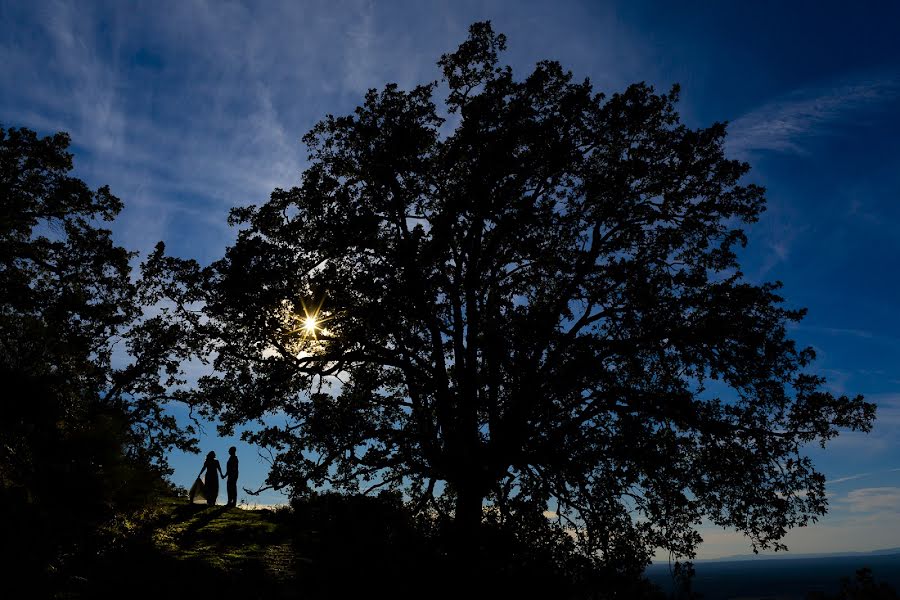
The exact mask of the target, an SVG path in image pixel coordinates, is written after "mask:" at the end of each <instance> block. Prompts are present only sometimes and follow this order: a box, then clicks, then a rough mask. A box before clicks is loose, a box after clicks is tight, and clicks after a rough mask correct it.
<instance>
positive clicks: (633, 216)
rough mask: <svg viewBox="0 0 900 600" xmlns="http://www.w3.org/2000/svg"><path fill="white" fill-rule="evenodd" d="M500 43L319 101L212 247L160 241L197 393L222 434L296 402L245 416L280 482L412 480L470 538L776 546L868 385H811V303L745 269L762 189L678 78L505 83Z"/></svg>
mask: <svg viewBox="0 0 900 600" xmlns="http://www.w3.org/2000/svg"><path fill="white" fill-rule="evenodd" d="M504 47H505V38H504V36H503V35H499V34H495V33H494V31H493V30H492V29H491V26H490V24H488V23H477V24H475V25H473V26H472V27H471V30H470V37H469V39H468V40H466V41H465V42H464V43H463V44H462V45H461V46H460V47H459V49H458V50H457V51H456V52H453V53H450V54H447V55H445V56H443V57H442V58H441V59H440V61H439V66H440V68H441V70H442V72H443V83H442V84H441V83H437V82H435V83H429V84H426V85H422V86H419V87H416V88H415V89H413V90H411V91H403V90H401V89H399V88H398V87H397V86H396V85H393V84H391V85H387V86H385V87H384V89H382V90H380V91H378V90H370V91H369V92H368V93H367V94H366V96H365V101H364V103H363V104H362V105H361V106H360V107H358V108H357V109H356V110H355V112H354V113H353V114H352V115H347V116H339V117H335V116H328V117H326V118H325V119H324V120H323V121H321V122H320V123H319V124H317V125H316V126H315V127H314V128H313V129H312V131H310V132H309V133H308V134H307V135H306V136H305V138H304V140H305V142H306V144H307V145H308V147H309V150H310V154H309V161H310V166H309V168H308V169H307V170H306V171H305V172H304V173H303V175H302V180H301V182H300V184H299V185H298V187H295V188H292V189H289V190H282V189H276V190H275V191H274V192H273V193H272V195H271V198H270V199H269V201H268V202H267V203H265V204H264V205H262V206H259V207H247V208H241V209H236V210H235V211H234V212H233V214H232V222H233V223H234V224H237V225H239V226H240V227H241V229H240V232H239V234H238V239H237V241H236V243H235V244H234V246H232V247H231V248H229V249H228V251H227V253H226V256H225V257H224V258H223V259H222V260H220V261H219V262H217V263H216V264H214V265H213V266H212V267H211V268H210V269H209V270H207V271H201V270H200V269H199V268H198V267H197V266H196V265H195V264H193V263H189V262H178V261H174V262H171V263H170V266H171V268H173V269H175V270H178V271H180V272H181V273H182V274H183V275H185V276H187V277H189V278H191V279H193V280H194V281H200V280H202V279H204V278H205V279H206V284H205V286H206V289H205V294H206V295H205V301H206V305H205V311H206V315H207V316H208V317H209V322H208V323H207V324H206V325H205V326H206V327H208V330H207V333H208V334H209V335H210V336H211V338H210V339H211V340H212V341H211V342H210V343H212V344H214V345H215V349H216V351H217V354H216V358H215V369H216V373H215V375H213V376H210V377H207V378H205V379H204V380H202V382H201V383H202V385H201V387H200V393H201V394H202V395H203V397H204V399H205V400H206V402H207V403H208V406H209V407H211V409H212V410H214V411H216V412H217V413H218V414H219V415H220V417H221V418H222V419H223V422H224V429H225V430H227V431H231V430H232V429H233V428H234V427H235V426H238V425H240V424H243V423H247V422H252V421H255V420H256V419H259V418H261V417H263V416H265V415H270V414H277V415H279V419H281V418H282V417H284V420H285V425H284V426H270V427H266V428H263V429H262V430H256V432H255V433H252V434H249V435H248V438H249V439H250V440H252V441H254V442H257V443H259V444H262V445H264V446H268V447H271V448H273V449H274V451H275V453H276V460H275V463H274V465H273V469H272V471H271V474H270V476H269V484H270V485H272V486H275V487H289V488H290V489H292V490H293V493H294V494H295V495H303V494H304V493H306V492H307V491H308V490H316V489H324V488H328V487H331V488H336V489H345V490H350V491H352V492H356V491H359V490H363V491H369V490H371V491H377V490H382V489H389V490H397V491H401V492H402V493H403V494H405V497H406V498H407V499H408V500H409V502H410V505H411V506H413V507H414V508H415V509H417V510H418V511H420V512H422V513H427V514H436V515H439V516H440V517H441V518H451V519H452V520H453V522H454V523H455V527H456V531H457V534H456V539H457V543H458V546H457V548H456V552H457V555H458V556H459V557H466V556H468V557H472V556H480V553H481V551H482V550H483V549H484V548H485V547H486V546H485V544H487V543H489V541H490V533H489V530H488V528H486V527H487V525H486V523H487V524H492V523H496V524H498V525H500V526H502V527H503V528H504V530H505V531H515V532H521V533H516V534H515V535H516V536H523V539H530V540H531V541H535V543H538V541H537V539H531V538H529V536H530V535H531V532H534V531H540V532H541V536H544V535H546V536H548V537H546V538H543V537H542V538H541V541H540V543H545V542H546V541H547V540H548V539H552V540H555V541H551V542H547V543H550V544H551V545H552V544H558V547H559V548H560V549H561V551H564V552H565V553H570V552H571V553H572V556H573V559H572V560H575V558H574V557H575V556H579V557H581V558H580V560H584V561H589V562H591V563H593V566H594V568H596V569H606V570H607V571H609V572H615V573H616V574H617V575H619V576H621V577H624V578H635V577H637V576H638V574H639V573H640V572H641V569H642V568H643V567H644V565H645V564H646V563H647V561H648V558H649V556H650V555H651V553H652V552H653V549H654V548H655V547H659V548H664V549H667V550H669V551H670V552H672V553H673V554H675V555H680V556H690V555H691V554H692V552H693V550H694V548H695V547H696V545H697V543H698V542H699V536H698V534H697V533H696V531H695V529H694V526H695V525H696V524H697V523H699V522H700V520H701V519H702V518H707V519H709V520H710V521H711V522H713V523H716V524H718V525H721V526H727V527H733V528H736V529H737V530H739V531H742V532H744V533H745V534H746V535H747V536H748V537H749V539H750V541H751V543H752V546H753V548H754V549H756V548H771V547H775V548H779V547H781V543H780V540H781V539H782V538H783V536H784V535H785V533H786V532H787V530H788V529H790V528H791V527H796V526H803V525H806V524H807V523H809V522H811V521H815V520H816V519H817V517H818V516H820V515H822V514H824V512H825V510H826V497H825V489H824V478H823V477H822V475H821V474H820V473H819V472H817V471H816V470H815V468H814V466H813V464H812V463H811V461H810V459H809V458H808V457H807V456H805V454H804V448H805V447H806V446H807V445H808V444H822V445H824V444H825V443H826V442H827V441H828V440H829V439H831V438H833V437H834V436H835V435H837V434H838V432H839V430H840V429H841V428H848V429H855V430H863V431H867V430H868V429H869V428H870V427H871V425H872V420H873V418H874V409H875V407H874V405H872V404H870V403H866V402H864V401H863V399H862V397H860V396H856V397H848V396H834V395H832V394H831V393H829V392H828V391H826V390H825V388H824V387H823V384H824V380H823V379H822V378H821V377H819V376H816V375H813V374H811V373H810V372H809V371H808V370H807V368H808V366H809V364H810V361H812V360H813V358H814V354H813V351H812V349H809V348H806V349H803V348H797V347H796V345H795V344H794V342H793V341H792V340H791V339H790V338H789V337H788V335H787V326H788V325H789V324H790V323H792V322H796V321H798V320H800V319H801V318H802V316H803V314H804V311H803V310H801V309H792V308H789V307H787V306H785V304H784V300H783V299H782V298H781V297H780V296H779V294H778V290H779V287H780V284H778V283H763V284H754V283H751V282H749V281H747V280H746V279H745V278H744V276H743V274H742V273H741V271H740V265H739V263H738V259H737V256H736V250H735V249H736V247H738V246H742V245H744V244H745V243H746V241H747V240H746V237H745V234H744V232H743V230H742V229H741V227H742V226H744V225H745V224H748V223H752V222H754V221H756V219H757V217H758V215H759V214H760V212H761V211H762V210H763V209H764V205H765V199H764V195H763V190H762V189H761V188H759V187H758V186H756V185H753V184H745V183H742V178H743V177H744V175H745V174H746V173H747V171H748V169H749V166H748V165H747V164H745V163H742V162H739V161H735V160H729V159H728V158H727V157H725V156H724V153H723V140H724V138H725V133H726V127H725V125H724V124H721V123H716V124H713V125H712V126H710V127H708V128H704V129H691V128H688V127H686V126H685V125H683V124H681V123H680V121H679V117H678V113H677V111H676V102H677V98H678V89H677V87H676V88H674V89H672V90H671V91H670V92H669V93H666V94H657V93H655V92H654V90H653V89H652V88H651V87H649V86H647V85H645V84H636V85H632V86H630V87H629V88H628V89H626V90H625V91H624V92H621V93H616V94H613V95H612V96H609V97H606V96H604V95H603V94H598V93H595V92H594V91H593V89H592V86H591V84H590V82H589V81H583V82H579V81H576V80H574V79H573V76H572V74H571V73H568V72H566V71H565V70H564V69H563V68H562V67H561V66H560V65H559V64H558V63H555V62H552V61H543V62H540V63H538V65H537V66H536V68H535V69H534V71H533V72H532V73H531V74H529V75H528V76H527V77H526V78H525V79H524V80H516V79H514V77H513V74H512V71H511V69H510V68H509V67H505V66H502V65H501V63H500V62H499V55H500V53H501V52H502V51H503V50H504ZM442 85H444V86H446V90H447V95H446V98H445V101H444V107H445V109H446V110H445V112H444V113H443V114H442V113H440V112H439V110H438V108H437V107H436V105H435V103H434V101H433V96H434V94H435V93H436V92H437V91H438V90H440V89H442ZM307 316H312V317H315V318H316V319H317V320H318V321H317V323H306V317H307ZM483 507H484V508H483ZM548 510H549V511H552V512H551V513H549V514H550V516H551V517H552V518H551V519H548V518H546V517H545V511H548ZM546 530H549V531H550V533H547V531H546ZM570 534H571V535H572V536H574V539H573V538H572V537H571V536H570ZM566 538H569V539H568V540H566Z"/></svg>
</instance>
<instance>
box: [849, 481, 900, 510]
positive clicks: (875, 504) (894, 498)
mask: <svg viewBox="0 0 900 600" xmlns="http://www.w3.org/2000/svg"><path fill="white" fill-rule="evenodd" d="M837 503H841V504H843V505H846V507H847V509H848V510H849V511H850V512H852V513H883V512H900V487H871V488H860V489H857V490H853V491H851V492H849V493H848V494H847V495H846V496H845V497H844V498H841V499H839V500H838V501H836V504H837Z"/></svg>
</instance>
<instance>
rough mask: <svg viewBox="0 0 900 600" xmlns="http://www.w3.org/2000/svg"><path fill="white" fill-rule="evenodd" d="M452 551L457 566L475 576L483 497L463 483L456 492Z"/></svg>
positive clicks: (472, 485) (470, 485) (476, 490)
mask: <svg viewBox="0 0 900 600" xmlns="http://www.w3.org/2000/svg"><path fill="white" fill-rule="evenodd" d="M456 494H457V495H456V514H455V516H454V526H455V527H454V529H455V531H454V538H455V539H454V540H453V546H454V547H453V551H454V554H455V560H456V562H457V563H458V565H459V566H460V567H462V568H464V569H465V570H466V571H469V572H470V574H471V575H475V573H474V569H476V568H477V566H478V562H479V553H480V542H481V517H482V509H481V506H482V501H483V500H484V495H483V494H481V493H480V492H479V491H478V489H477V487H476V486H475V485H474V484H472V483H470V482H465V483H463V484H462V485H459V486H458V487H457V490H456Z"/></svg>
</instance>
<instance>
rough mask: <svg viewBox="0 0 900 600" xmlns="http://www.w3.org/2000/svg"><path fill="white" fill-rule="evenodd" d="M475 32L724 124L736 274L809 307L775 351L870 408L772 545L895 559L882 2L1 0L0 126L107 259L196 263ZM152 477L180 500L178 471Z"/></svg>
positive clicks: (896, 388) (897, 447) (895, 25)
mask: <svg viewBox="0 0 900 600" xmlns="http://www.w3.org/2000/svg"><path fill="white" fill-rule="evenodd" d="M788 4H790V6H786V5H788ZM483 19H491V20H492V21H493V22H494V25H495V28H496V29H497V30H499V31H502V32H504V33H506V34H507V36H508V41H509V44H508V45H509V51H508V53H507V55H506V60H507V61H508V62H509V64H511V65H512V66H513V67H514V69H515V70H516V71H517V72H518V73H519V75H520V76H524V74H525V73H526V72H527V71H528V69H529V68H530V67H531V66H532V65H533V64H534V63H535V61H537V60H540V59H543V58H553V59H557V60H559V61H561V62H562V63H563V65H564V66H566V67H568V68H570V69H572V70H573V71H574V73H575V75H576V76H577V77H579V78H580V77H584V76H588V77H590V78H591V79H592V81H593V82H594V84H595V87H596V88H597V89H598V90H602V91H606V92H615V91H618V90H621V89H623V88H624V86H626V85H627V84H629V83H631V82H634V81H647V82H649V83H651V84H653V85H655V86H656V87H657V89H660V90H664V89H668V87H669V86H670V85H671V84H673V83H675V82H678V83H680V84H681V85H682V102H681V105H680V110H681V114H682V117H683V119H684V120H685V121H686V122H687V123H688V124H689V125H693V126H703V125H707V124H709V123H711V122H712V121H715V120H727V121H729V122H730V126H729V131H730V137H729V142H728V148H729V152H730V153H731V154H732V155H733V156H735V157H740V158H744V159H746V160H748V161H750V163H751V164H752V165H753V167H754V169H753V171H752V172H751V175H750V176H749V179H750V180H752V181H755V182H757V183H760V184H762V185H765V186H766V187H767V189H768V200H769V209H768V211H767V212H766V213H765V214H764V216H763V218H762V219H761V221H760V222H759V223H758V224H756V225H755V226H753V227H752V228H751V229H750V232H749V233H750V245H749V247H748V248H747V250H746V252H745V253H744V256H743V265H744V271H745V273H746V274H747V276H748V278H750V279H751V280H754V281H763V280H774V279H779V280H782V281H784V283H785V287H784V295H785V296H786V298H787V299H788V300H789V303H790V304H792V305H794V306H806V307H808V309H809V315H808V317H807V319H806V320H805V321H804V322H803V323H802V324H800V325H799V326H797V327H796V329H794V331H793V334H794V336H795V337H796V339H797V340H798V342H800V343H801V344H804V345H812V346H814V347H815V348H816V349H817V351H818V354H819V360H818V361H817V363H816V369H817V370H818V371H819V372H821V373H823V374H824V375H826V376H827V377H828V379H829V385H830V386H831V387H832V389H833V390H835V391H839V392H842V391H846V392H848V393H857V392H859V393H864V394H866V395H867V396H868V398H869V399H871V400H874V401H876V402H877V403H878V405H879V421H878V424H877V425H876V428H875V430H874V431H873V433H871V434H870V435H868V436H864V435H859V434H853V435H846V436H844V437H842V438H840V439H838V440H836V441H835V442H834V443H832V444H831V445H830V446H829V448H828V449H827V450H826V451H824V452H823V451H820V450H813V451H812V453H813V454H814V455H815V456H816V458H817V459H818V464H819V465H820V467H821V469H822V470H823V471H824V473H825V474H826V476H827V477H828V479H829V481H830V483H829V485H828V489H829V496H830V501H831V507H832V512H831V514H830V515H829V516H828V517H826V518H825V519H824V520H823V521H821V522H820V523H819V524H818V525H816V526H814V527H811V528H808V529H805V530H798V531H796V532H793V533H791V534H790V535H789V537H788V538H787V543H788V544H789V545H790V546H791V548H792V550H795V551H798V552H815V551H841V550H867V549H874V548H883V547H890V546H900V318H898V316H897V310H898V308H900V268H898V267H900V236H898V235H897V231H898V229H900V144H898V143H897V139H900V119H898V118H897V115H898V109H900V43H898V42H897V40H898V39H900V4H897V3H894V2H887V1H885V2H882V3H875V2H858V3H852V4H851V3H829V2H792V3H781V2H742V3H738V2H732V3H724V2H723V3H712V2H635V1H634V0H631V1H629V2H621V3H615V2H563V1H555V2H528V1H524V2H523V1H519V2H499V1H483V2H473V1H458V0H456V1H448V2H426V1H420V2H415V1H410V2H400V1H396V2H371V1H364V0H348V1H343V0H328V1H322V2H319V1H310V2H300V1H294V2H288V1H285V2H256V3H249V2H247V3H242V2H203V1H198V0H184V1H181V2H154V3H141V4H138V3H124V2H109V3H104V2H94V3H88V2H44V1H29V2H25V1H22V2H9V1H5V0H3V1H0V65H2V67H0V123H2V124H3V125H4V126H27V127H30V128H33V129H35V130H37V131H39V132H41V133H51V132H54V131H57V130H64V131H68V132H69V133H71V135H72V138H73V142H74V143H73V150H74V153H75V156H76V172H77V175H78V176H80V177H82V178H83V179H85V180H86V181H88V182H89V183H90V184H92V185H94V186H97V185H101V184H109V185H110V186H111V187H112V189H113V191H114V193H116V194H117V195H118V196H120V197H121V198H122V199H123V200H124V201H125V204H126V208H125V210H124V212H123V214H122V215H121V217H120V219H119V220H118V221H117V222H116V224H115V227H114V229H115V235H116V237H117V239H118V241H119V242H120V243H122V244H124V245H126V246H128V247H130V248H134V249H137V250H141V251H143V252H146V251H147V250H149V249H150V248H152V246H153V245H154V244H155V243H156V241H157V240H160V239H162V240H164V241H165V242H166V244H167V246H168V248H169V250H170V251H171V252H173V253H175V254H178V255H182V256H189V257H195V258H197V259H199V260H200V261H201V262H208V261H210V260H213V259H215V258H217V257H218V256H220V255H221V253H222V251H223V249H224V248H225V246H226V245H227V244H228V243H229V242H230V241H231V240H232V239H233V235H234V234H233V232H232V231H230V230H229V228H228V226H227V224H226V221H225V219H226V215H227V212H228V209H229V208H230V207H231V206H234V205H238V204H247V203H258V202H262V201H264V200H265V199H266V198H267V197H268V194H269V192H270V191H271V190H272V189H273V188H274V187H277V186H282V187H287V186H290V185H292V184H294V183H296V182H297V181H298V179H299V173H300V172H301V170H302V168H303V166H304V157H305V152H304V149H303V147H302V146H301V144H300V141H299V140H300V137H301V136H302V135H303V134H304V133H305V132H306V131H307V130H308V129H309V128H310V127H311V126H312V125H313V124H314V123H315V122H316V121H317V120H318V119H320V118H321V117H323V116H324V115H325V114H326V113H335V114H343V113H347V112H349V111H351V110H352V109H353V108H354V107H355V106H356V105H357V104H358V103H359V101H360V100H361V97H362V94H363V93H364V92H365V90H366V89H367V88H369V87H380V86H382V85H383V84H384V83H386V82H389V81H391V82H397V83H399V84H400V85H401V86H407V87H408V86H411V85H414V84H416V83H419V82H424V81H429V80H433V79H436V78H437V77H438V75H439V74H438V70H437V68H436V67H435V64H434V63H435V61H436V60H437V58H438V57H439V56H440V54H441V53H443V52H447V51H450V50H452V49H453V48H454V47H455V45H456V44H458V43H459V42H460V41H462V40H463V39H464V37H465V35H466V29H467V27H468V25H469V24H470V23H471V22H473V21H475V20H483ZM206 431H207V435H206V436H205V437H204V438H203V439H202V440H201V446H202V448H203V450H204V452H205V451H207V450H209V449H214V450H216V451H217V453H218V454H219V455H220V456H224V455H225V451H226V449H227V447H228V445H230V444H231V443H232V440H228V439H218V438H217V437H216V435H215V431H214V428H213V427H211V426H210V427H207V428H206ZM238 447H239V455H240V456H241V458H242V479H243V481H242V484H243V485H246V486H248V487H253V486H255V485H257V484H261V482H262V480H263V479H264V476H265V461H264V460H263V459H262V458H260V457H258V455H257V452H256V450H254V449H253V448H250V447H247V446H246V445H243V444H240V443H238ZM173 464H174V466H175V468H176V472H175V477H174V479H175V481H176V482H177V483H180V484H182V485H189V483H190V481H191V480H192V479H193V477H194V476H195V475H196V472H197V471H199V469H200V466H201V459H200V458H199V457H195V456H187V457H185V456H181V455H176V456H175V457H174V458H173ZM258 501H259V502H263V503H274V502H278V501H280V497H279V496H278V495H276V494H273V493H269V494H268V495H264V496H262V497H260V498H259V499H258ZM704 536H705V537H706V540H707V541H706V542H705V543H704V545H703V546H702V547H701V549H700V556H701V557H715V556H722V555H728V554H736V553H743V552H746V551H747V550H748V545H747V544H746V542H744V541H742V540H741V539H740V537H739V536H736V535H735V534H734V533H732V532H723V531H721V530H712V529H710V530H704Z"/></svg>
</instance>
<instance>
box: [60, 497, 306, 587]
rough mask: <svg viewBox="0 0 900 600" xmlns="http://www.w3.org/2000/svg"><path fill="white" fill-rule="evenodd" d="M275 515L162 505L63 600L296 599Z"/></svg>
mask: <svg viewBox="0 0 900 600" xmlns="http://www.w3.org/2000/svg"><path fill="white" fill-rule="evenodd" d="M284 517H285V515H283V514H282V515H280V514H279V513H278V512H276V511H270V510H242V509H239V508H228V507H225V506H209V507H207V506H202V505H191V504H188V503H187V501H186V500H185V499H183V498H164V499H162V500H161V501H160V502H159V503H158V504H156V505H155V506H154V507H152V508H151V509H150V510H148V511H147V512H145V513H143V514H142V515H140V516H139V517H137V518H134V519H132V520H131V521H130V522H127V523H120V524H119V527H120V529H121V530H123V531H127V536H123V539H122V540H121V545H120V546H119V547H113V548H111V549H110V551H109V552H107V554H106V555H105V556H104V558H103V559H102V560H100V561H98V562H97V563H95V564H93V565H90V566H89V567H87V568H86V570H85V571H84V573H83V575H79V576H77V577H74V578H72V580H71V581H70V585H69V586H67V587H69V588H70V591H69V592H68V593H66V594H65V596H64V597H68V598H95V597H103V598H105V597H114V596H115V597H120V596H121V595H122V594H123V593H126V594H128V593H133V592H134V593H139V594H140V596H141V597H149V596H151V595H155V596H158V597H160V598H197V597H198V594H210V593H213V594H216V595H218V596H219V597H229V598H230V597H235V598H236V597H240V598H245V599H250V598H287V597H296V596H297V594H296V579H297V577H296V575H297V573H296V565H297V564H303V559H302V557H300V558H298V557H295V548H294V544H293V541H294V540H293V537H292V536H291V535H290V533H289V530H290V529H291V528H290V527H289V525H288V523H287V521H286V519H285V518H284Z"/></svg>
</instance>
